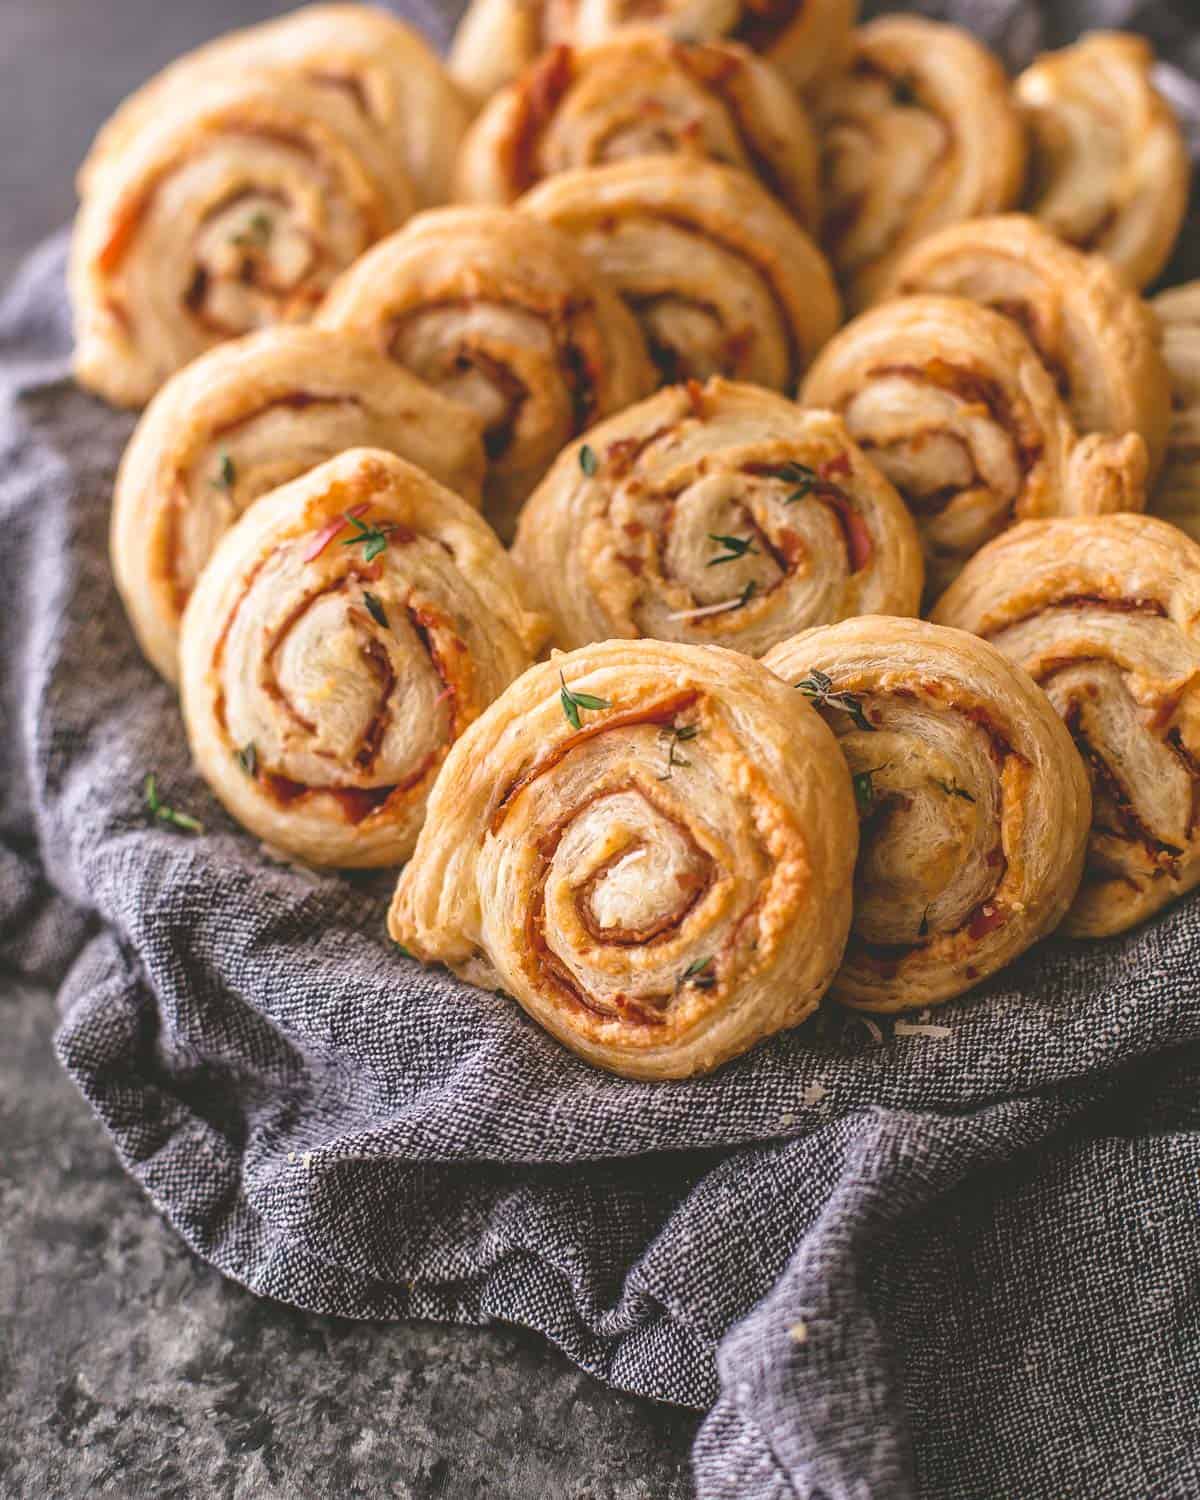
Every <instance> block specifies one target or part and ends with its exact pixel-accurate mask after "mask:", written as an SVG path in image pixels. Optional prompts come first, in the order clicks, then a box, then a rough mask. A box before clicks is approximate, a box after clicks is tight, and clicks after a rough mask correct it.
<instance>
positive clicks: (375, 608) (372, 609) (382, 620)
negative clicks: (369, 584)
mask: <svg viewBox="0 0 1200 1500" xmlns="http://www.w3.org/2000/svg"><path fill="white" fill-rule="evenodd" d="M363 603H364V604H365V605H366V606H367V613H368V614H369V615H370V616H371V618H372V620H374V621H375V623H376V625H382V626H383V628H384V630H386V629H387V628H388V617H387V611H386V610H385V609H384V607H383V604H382V602H381V600H380V598H379V596H378V595H377V594H372V593H371V591H370V590H369V589H363Z"/></svg>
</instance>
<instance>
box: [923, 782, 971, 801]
mask: <svg viewBox="0 0 1200 1500" xmlns="http://www.w3.org/2000/svg"><path fill="white" fill-rule="evenodd" d="M933 784H934V786H936V787H940V788H941V789H942V791H943V792H945V794H946V796H947V797H961V798H962V799H963V801H964V802H974V800H975V798H974V797H973V796H972V795H971V793H970V792H968V791H967V789H966V787H962V786H959V784H958V782H957V781H940V780H939V779H938V778H937V777H936V776H935V777H934V778H933Z"/></svg>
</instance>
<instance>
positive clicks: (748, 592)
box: [738, 578, 758, 609]
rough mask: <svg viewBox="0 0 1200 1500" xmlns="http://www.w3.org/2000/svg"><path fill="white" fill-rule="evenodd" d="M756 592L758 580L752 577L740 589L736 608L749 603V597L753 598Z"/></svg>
mask: <svg viewBox="0 0 1200 1500" xmlns="http://www.w3.org/2000/svg"><path fill="white" fill-rule="evenodd" d="M757 592H758V580H757V579H755V578H752V579H751V580H750V582H749V583H748V584H747V585H746V587H745V588H744V589H743V590H742V597H741V598H740V599H739V600H738V608H739V609H740V608H741V607H742V605H743V604H749V603H750V601H751V599H753V598H754V596H755V594H756V593H757Z"/></svg>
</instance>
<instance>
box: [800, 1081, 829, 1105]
mask: <svg viewBox="0 0 1200 1500" xmlns="http://www.w3.org/2000/svg"><path fill="white" fill-rule="evenodd" d="M828 1092H829V1090H828V1089H827V1088H826V1087H825V1085H824V1084H823V1083H822V1082H821V1080H820V1079H819V1078H814V1079H813V1081H812V1082H811V1083H810V1084H809V1086H808V1087H807V1088H806V1089H805V1090H804V1093H803V1094H802V1095H801V1096H800V1102H801V1104H807V1105H809V1106H812V1105H814V1104H820V1102H821V1100H822V1099H824V1097H825V1095H826V1094H827V1093H828Z"/></svg>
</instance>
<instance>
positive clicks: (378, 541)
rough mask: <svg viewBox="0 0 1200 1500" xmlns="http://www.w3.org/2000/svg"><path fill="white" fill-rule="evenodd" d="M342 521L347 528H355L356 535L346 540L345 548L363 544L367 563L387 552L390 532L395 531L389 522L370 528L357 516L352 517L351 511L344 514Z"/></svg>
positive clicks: (364, 557)
mask: <svg viewBox="0 0 1200 1500" xmlns="http://www.w3.org/2000/svg"><path fill="white" fill-rule="evenodd" d="M342 519H343V520H344V521H345V523H346V525H347V526H353V527H354V530H355V533H356V535H354V536H349V537H347V538H346V540H345V541H344V542H343V543H342V546H343V547H356V546H357V545H358V544H359V542H362V543H363V560H364V561H365V562H374V561H375V559H376V558H377V557H378V556H379V554H380V553H381V552H386V551H387V544H388V532H389V531H391V530H392V529H393V528H392V527H391V525H389V524H388V523H387V522H384V523H383V524H382V525H380V526H368V525H366V523H365V522H363V521H360V520H359V519H358V517H357V516H352V515H351V514H350V512H349V511H346V512H345V513H344V514H343V516H342Z"/></svg>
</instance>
